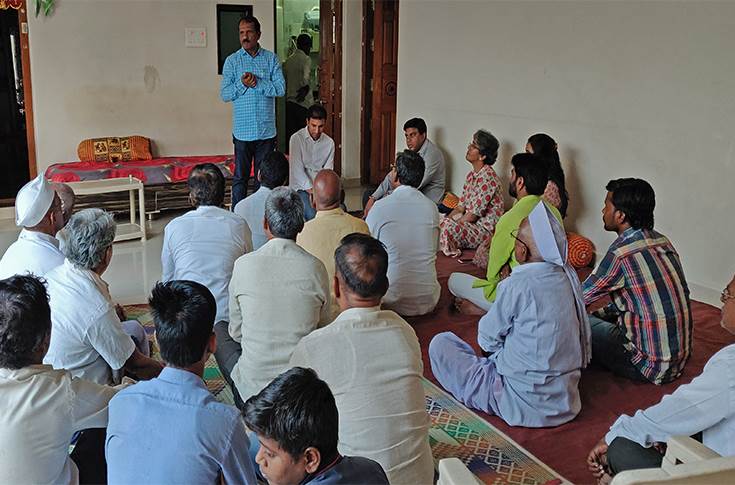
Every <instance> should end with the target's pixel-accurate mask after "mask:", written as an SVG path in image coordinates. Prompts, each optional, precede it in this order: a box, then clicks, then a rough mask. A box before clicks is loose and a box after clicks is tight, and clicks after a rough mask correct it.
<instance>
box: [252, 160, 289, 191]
mask: <svg viewBox="0 0 735 485" xmlns="http://www.w3.org/2000/svg"><path fill="white" fill-rule="evenodd" d="M259 173H260V184H261V185H264V186H265V187H267V188H269V189H275V188H276V187H280V186H282V185H283V184H285V183H286V179H287V178H288V160H286V155H284V154H283V153H281V152H275V151H274V152H270V153H269V154H268V156H267V157H265V160H263V161H262V162H261V164H260V171H259Z"/></svg>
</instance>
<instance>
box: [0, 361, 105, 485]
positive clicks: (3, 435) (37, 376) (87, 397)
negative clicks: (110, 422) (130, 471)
mask: <svg viewBox="0 0 735 485" xmlns="http://www.w3.org/2000/svg"><path fill="white" fill-rule="evenodd" d="M115 392H117V389H115V388H112V387H108V386H103V385H100V384H95V383H93V382H90V381H87V380H84V379H76V378H72V376H71V374H70V373H69V371H66V370H54V369H52V368H51V366H49V365H31V366H28V367H24V368H22V369H0V396H2V406H0V450H2V451H0V483H71V484H76V483H78V482H79V473H78V470H77V467H76V465H74V462H73V461H72V460H71V459H70V458H69V443H70V442H71V438H72V436H73V435H74V433H75V432H77V431H81V430H83V429H87V428H104V427H106V426H107V403H108V402H109V401H110V399H111V398H112V396H114V395H115Z"/></svg>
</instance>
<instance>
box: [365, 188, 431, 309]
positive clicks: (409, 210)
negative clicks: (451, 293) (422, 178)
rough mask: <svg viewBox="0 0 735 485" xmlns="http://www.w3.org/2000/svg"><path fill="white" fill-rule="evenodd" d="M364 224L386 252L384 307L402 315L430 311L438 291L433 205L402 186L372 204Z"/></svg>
mask: <svg viewBox="0 0 735 485" xmlns="http://www.w3.org/2000/svg"><path fill="white" fill-rule="evenodd" d="M365 222H367V225H368V227H369V228H370V234H372V236H373V237H374V238H376V239H379V240H380V242H382V243H383V244H385V247H386V249H387V250H388V281H389V282H390V287H389V288H388V293H386V295H385V296H384V297H383V307H384V308H388V309H391V310H394V311H396V312H398V313H400V314H401V315H404V316H413V315H423V314H425V313H428V312H430V311H432V310H433V309H434V307H435V306H436V304H437V302H438V301H439V294H440V292H441V287H440V286H439V281H438V280H437V277H436V251H437V246H438V243H439V211H438V210H437V208H436V204H434V202H432V201H431V200H430V199H428V198H427V197H426V196H425V195H424V194H422V193H421V192H419V191H418V190H416V189H415V188H413V187H409V186H407V185H401V186H399V187H398V188H396V190H394V191H393V193H392V194H391V196H390V197H385V198H383V199H381V200H379V201H377V202H375V205H374V206H373V208H372V209H371V210H370V212H369V213H368V216H367V219H366V221H365Z"/></svg>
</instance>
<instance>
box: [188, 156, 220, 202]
mask: <svg viewBox="0 0 735 485" xmlns="http://www.w3.org/2000/svg"><path fill="white" fill-rule="evenodd" d="M187 184H188V185H189V194H190V195H191V199H192V203H193V204H194V206H196V207H199V206H200V205H214V206H217V207H220V206H221V205H222V203H223V202H224V201H225V176H224V175H222V171H221V170H220V169H219V167H218V166H217V165H215V164H213V163H201V164H199V165H197V166H195V167H194V168H193V169H192V170H191V172H190V173H189V179H188V180H187Z"/></svg>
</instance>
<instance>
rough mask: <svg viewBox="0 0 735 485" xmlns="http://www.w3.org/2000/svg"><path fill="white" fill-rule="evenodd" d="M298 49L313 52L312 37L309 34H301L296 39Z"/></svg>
mask: <svg viewBox="0 0 735 485" xmlns="http://www.w3.org/2000/svg"><path fill="white" fill-rule="evenodd" d="M296 47H297V48H298V49H301V50H302V51H304V52H307V51H310V50H311V37H310V36H309V34H299V36H298V37H296Z"/></svg>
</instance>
